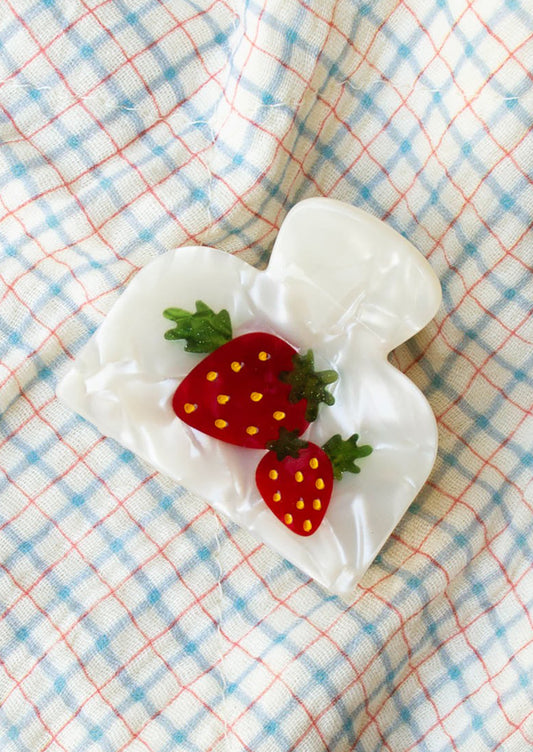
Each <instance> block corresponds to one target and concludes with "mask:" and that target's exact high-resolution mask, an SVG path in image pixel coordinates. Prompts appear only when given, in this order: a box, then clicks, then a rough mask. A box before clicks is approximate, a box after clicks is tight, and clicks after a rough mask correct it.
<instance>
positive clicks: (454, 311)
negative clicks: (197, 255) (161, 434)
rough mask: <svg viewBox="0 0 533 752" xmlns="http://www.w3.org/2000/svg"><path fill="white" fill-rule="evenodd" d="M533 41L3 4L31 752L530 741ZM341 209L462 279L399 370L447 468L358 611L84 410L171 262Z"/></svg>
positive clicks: (20, 712) (3, 396) (419, 747)
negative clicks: (83, 367)
mask: <svg viewBox="0 0 533 752" xmlns="http://www.w3.org/2000/svg"><path fill="white" fill-rule="evenodd" d="M532 35H533V12H532V7H531V4H530V3H529V2H528V0H428V2H426V1H425V0H381V1H380V2H375V3H371V2H361V1H359V0H320V1H319V0H247V1H246V2H244V0H218V1H217V0H213V1H212V2H211V1H210V0H205V2H204V1H202V2H200V0H129V2H126V0H69V2H62V1H61V0H3V1H2V3H1V5H0V45H1V46H0V105H1V109H2V115H1V123H0V183H1V189H0V280H1V289H0V363H1V365H0V412H1V418H0V470H1V474H0V602H1V613H0V749H1V750H2V752H126V751H128V752H174V751H175V750H179V751H181V750H183V751H184V752H241V750H243V751H244V750H246V751H247V752H290V751H291V750H297V752H324V750H327V751H328V752H348V751H349V750H356V751H357V752H378V750H387V751H388V752H414V751H415V750H416V751H419V752H449V751H452V750H456V751H457V752H489V751H491V752H496V750H499V751H502V752H528V751H529V750H531V749H533V571H532V562H533V482H532V471H533V419H532V414H531V409H532V404H533V386H532V374H533V351H532V347H531V345H532V341H533V323H532V322H533V318H532V316H531V312H532V303H531V301H532V300H533V282H532V265H533V260H532V245H531V240H532V238H531V221H532V213H533V190H532V173H533V138H532V135H531V125H532V114H533V94H532V82H531V69H532V62H533V49H532ZM318 195H324V196H330V197H333V198H337V199H341V200H343V201H346V202H348V203H350V204H353V205H355V206H358V207H361V208H363V209H365V210H367V211H369V212H370V213H372V214H374V215H375V216H377V217H379V218H381V219H383V220H384V221H385V222H387V223H388V224H390V225H391V226H392V227H394V228H395V229H396V230H398V231H400V232H401V233H403V234H405V236H406V237H408V238H409V239H410V240H411V241H412V242H413V243H414V244H415V245H416V246H417V247H418V249H419V250H420V251H421V253H423V254H424V256H425V257H426V258H427V259H428V261H429V263H430V264H431V265H432V267H433V269H434V270H435V272H436V273H437V275H438V276H439V279H440V281H441V285H442V289H443V304H442V307H441V309H440V311H439V313H438V315H437V317H436V319H435V320H434V321H433V322H432V323H431V324H430V325H429V326H428V327H427V328H426V329H425V330H424V331H423V332H422V333H421V334H419V335H418V336H417V337H415V338H414V339H412V340H411V341H409V342H408V343H406V344H405V345H403V346H402V347H400V348H398V349H397V350H396V351H395V352H394V353H393V355H392V362H393V364H394V365H395V366H396V367H397V368H399V369H400V370H402V371H404V372H405V373H406V374H407V375H408V377H409V378H410V379H412V380H413V381H414V382H415V383H416V384H417V385H418V386H419V388H420V389H421V390H422V391H423V392H424V394H425V395H426V396H427V398H428V400H429V402H430V403H431V406H432V408H433V410H434V412H435V415H436V417H437V421H438V426H439V454H438V458H437V461H436V464H435V467H434V470H433V472H432V474H431V476H430V478H429V480H428V482H427V484H426V486H425V488H424V489H423V491H422V492H421V493H420V494H419V496H418V497H417V499H416V500H415V502H414V503H413V504H412V505H411V507H410V508H409V510H408V512H407V514H406V515H405V517H404V518H403V520H402V521H401V523H400V525H399V526H398V527H397V529H396V530H395V531H394V534H393V535H392V536H391V538H390V539H389V541H388V542H387V543H386V545H385V546H384V548H383V549H382V551H381V552H380V554H379V556H378V557H377V559H376V560H375V562H374V563H373V564H372V566H371V567H370V569H369V570H368V572H367V574H366V575H365V577H364V578H363V580H362V581H361V583H360V585H359V586H358V588H357V590H356V591H355V593H354V595H353V597H352V598H351V599H340V598H338V597H334V596H332V595H331V594H328V593H327V592H325V591H324V590H322V589H321V588H320V587H319V586H318V585H317V584H316V583H315V582H313V581H310V580H309V579H308V578H306V577H305V576H304V575H303V574H302V573H301V572H299V571H298V570H297V569H296V568H295V567H293V566H291V565H290V564H288V563H287V562H286V561H285V560H284V559H283V558H281V557H280V556H278V555H277V554H275V553H273V552H272V551H270V550H268V549H267V548H266V547H265V546H263V545H260V544H259V543H258V541H257V540H255V539H254V538H253V537H252V536H251V535H250V534H249V533H248V532H247V531H246V530H242V529H238V528H237V527H236V526H234V525H232V524H230V523H228V521H227V520H225V519H222V518H220V517H219V516H217V515H216V514H215V513H214V512H213V511H212V509H211V508H210V507H209V506H208V505H207V503H206V502H205V501H204V500H202V499H199V498H195V497H193V496H191V495H190V494H189V493H188V492H187V490H186V489H184V488H176V487H175V486H174V485H173V484H172V483H171V482H170V481H169V480H168V479H167V478H165V477H163V476H162V475H160V474H158V473H156V472H155V471H154V470H153V469H152V468H151V467H149V466H147V465H145V464H143V462H141V461H140V460H139V459H138V458H137V457H135V456H134V455H132V454H131V453H130V452H128V451H125V450H124V449H123V448H122V447H121V446H119V445H117V444H116V443H114V442H113V441H111V440H109V439H106V438H105V437H104V436H102V435H100V434H99V433H98V432H97V431H96V429H95V428H94V427H93V426H91V425H90V424H89V423H87V422H85V421H84V420H83V419H81V418H80V417H78V416H76V415H74V414H73V413H72V412H70V411H69V410H68V409H67V408H66V407H64V406H63V405H61V404H60V403H59V402H58V401H57V399H56V397H55V388H56V385H57V383H58V381H59V380H60V378H61V377H62V375H63V374H64V373H65V371H66V370H67V368H68V364H69V362H70V361H71V359H72V358H73V357H74V356H75V355H76V354H77V353H78V352H79V351H80V349H81V348H82V347H83V345H84V344H85V343H86V342H87V340H88V338H89V337H90V335H91V334H92V333H93V332H94V331H95V329H96V328H97V326H98V325H99V324H100V323H101V322H102V321H103V319H104V317H105V315H106V312H107V311H109V309H110V307H111V306H112V304H113V303H114V302H115V301H116V300H117V299H118V297H119V295H120V293H121V291H122V290H123V289H124V287H125V286H126V285H127V283H128V281H129V280H130V279H131V278H132V277H133V276H134V275H135V273H136V272H137V271H138V270H139V269H140V268H142V267H143V266H144V265H145V264H146V263H147V262H149V261H150V260H151V259H153V258H155V257H157V256H159V255H160V254H163V253H164V252H165V251H166V250H168V249H170V248H174V247H176V246H182V245H187V244H205V245H210V246H215V247H218V248H221V249H222V250H224V251H226V252H227V253H232V254H238V255H239V256H240V257H242V258H244V259H245V260H247V261H248V262H249V263H251V264H254V265H256V266H258V267H261V266H263V265H264V264H265V263H266V261H267V259H268V254H269V252H270V250H271V248H272V244H273V241H274V239H275V236H276V233H277V229H278V228H279V226H280V224H281V221H282V219H283V218H284V216H285V215H286V213H287V211H288V209H289V208H290V207H291V206H293V205H294V204H295V203H296V202H297V201H299V200H301V199H303V198H306V197H310V196H318ZM324 252H325V253H328V252H334V249H324Z"/></svg>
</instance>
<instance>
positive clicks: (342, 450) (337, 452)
mask: <svg viewBox="0 0 533 752" xmlns="http://www.w3.org/2000/svg"><path fill="white" fill-rule="evenodd" d="M358 439H359V435H358V434H356V433H354V434H353V436H350V438H349V439H343V438H341V435H340V434H339V433H337V434H335V436H332V437H331V439H329V441H326V443H325V444H324V445H323V447H322V449H323V450H324V451H325V453H326V454H327V455H328V457H329V459H330V460H331V464H332V466H333V475H334V476H335V478H336V480H340V479H341V478H342V474H343V473H359V472H361V468H360V467H359V466H358V465H356V464H355V460H358V459H361V458H362V457H368V455H369V454H372V447H371V446H368V444H364V445H363V446H358V445H357V441H358Z"/></svg>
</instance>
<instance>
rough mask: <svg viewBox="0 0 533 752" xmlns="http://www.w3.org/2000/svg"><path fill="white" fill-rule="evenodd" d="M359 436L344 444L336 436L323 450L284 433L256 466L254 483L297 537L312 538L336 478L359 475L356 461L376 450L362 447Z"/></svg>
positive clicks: (291, 433) (270, 445)
mask: <svg viewBox="0 0 533 752" xmlns="http://www.w3.org/2000/svg"><path fill="white" fill-rule="evenodd" d="M358 438H359V437H358V435H357V434H354V435H353V436H351V437H350V438H349V439H346V440H343V439H342V438H341V436H340V435H339V434H337V435H335V436H333V437H332V438H331V439H330V440H329V441H328V442H326V444H324V446H323V447H319V446H318V445H317V444H313V443H312V442H307V441H303V440H301V439H298V438H297V435H296V432H290V431H287V430H285V429H282V430H281V432H280V437H279V439H278V440H277V441H272V442H271V443H270V444H269V447H268V448H269V449H270V451H269V452H268V454H266V455H265V456H264V457H263V459H262V460H261V461H260V463H259V465H258V466H257V470H256V475H255V480H256V485H257V488H258V489H259V493H260V494H261V496H262V497H263V499H264V501H265V503H266V505H267V506H268V508H269V509H270V510H271V511H272V512H273V514H274V515H275V516H276V517H277V518H278V520H280V521H281V522H283V524H284V525H286V526H287V527H288V528H289V529H290V530H292V531H293V532H294V533H296V534H297V535H302V536H308V535H312V534H313V533H314V532H316V530H317V529H318V527H319V526H320V524H321V522H322V520H323V519H324V515H325V514H326V511H327V508H328V505H329V502H330V499H331V493H332V490H333V479H334V478H336V479H338V480H340V479H341V478H342V474H343V472H351V473H358V472H360V468H359V467H358V466H357V465H356V464H355V460H356V459H360V458H362V457H367V456H368V455H369V454H370V453H371V452H372V449H371V447H369V446H358V445H357V440H358Z"/></svg>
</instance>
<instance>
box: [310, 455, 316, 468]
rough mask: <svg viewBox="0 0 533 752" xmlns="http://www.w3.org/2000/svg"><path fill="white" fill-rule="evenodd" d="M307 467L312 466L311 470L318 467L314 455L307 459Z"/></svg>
mask: <svg viewBox="0 0 533 752" xmlns="http://www.w3.org/2000/svg"><path fill="white" fill-rule="evenodd" d="M309 467H312V468H313V470H316V469H317V467H318V460H317V458H316V457H312V458H311V459H310V460H309Z"/></svg>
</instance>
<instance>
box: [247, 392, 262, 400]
mask: <svg viewBox="0 0 533 752" xmlns="http://www.w3.org/2000/svg"><path fill="white" fill-rule="evenodd" d="M250 399H251V400H252V402H259V401H260V400H262V399H263V395H262V394H261V392H252V393H251V394H250Z"/></svg>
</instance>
